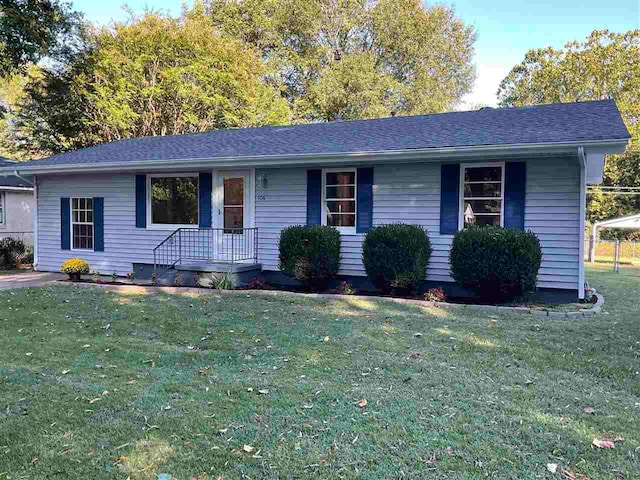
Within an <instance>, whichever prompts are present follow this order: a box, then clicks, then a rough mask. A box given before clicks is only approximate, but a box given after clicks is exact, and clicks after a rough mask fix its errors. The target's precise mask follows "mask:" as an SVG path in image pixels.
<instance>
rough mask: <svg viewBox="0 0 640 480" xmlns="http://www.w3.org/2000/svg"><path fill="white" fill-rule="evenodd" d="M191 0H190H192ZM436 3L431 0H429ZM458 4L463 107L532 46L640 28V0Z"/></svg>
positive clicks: (106, 10)
mask: <svg viewBox="0 0 640 480" xmlns="http://www.w3.org/2000/svg"><path fill="white" fill-rule="evenodd" d="M126 3H127V5H128V6H129V7H131V8H132V9H133V10H134V11H137V12H139V11H141V10H143V9H144V8H145V7H152V8H153V9H162V10H166V11H168V12H170V13H172V14H179V13H180V10H181V5H182V0H154V1H149V0H128V1H127V2H126ZM187 3H191V2H187ZM429 3H431V2H429ZM435 3H443V4H445V5H448V6H451V7H453V8H454V10H455V12H456V15H457V16H458V17H459V18H461V19H462V20H463V21H464V22H465V23H466V24H467V25H472V26H473V27H474V28H475V30H476V33H477V36H478V39H477V41H476V45H475V58H474V63H475V65H476V73H477V77H476V81H475V84H474V88H473V90H472V92H471V93H469V94H468V95H466V96H465V97H464V98H463V102H462V106H461V108H462V109H466V108H469V109H472V108H475V107H477V106H481V105H482V106H484V105H488V106H495V105H496V104H497V98H496V92H497V90H498V85H499V84H500V81H501V80H502V79H503V78H504V77H505V76H506V75H507V74H508V73H509V71H510V70H511V68H512V67H513V66H515V65H517V64H518V63H520V62H521V61H522V60H523V59H524V55H525V53H526V52H527V51H528V50H530V49H533V48H542V47H547V46H551V47H554V48H561V47H562V46H563V45H565V44H566V43H567V42H570V41H573V40H583V39H585V38H586V36H587V35H588V34H589V33H590V32H591V31H593V30H596V29H609V30H611V31H614V32H623V31H627V30H632V29H635V28H640V0H606V1H603V0H582V1H575V0H546V1H545V0H535V1H531V0H529V1H524V0H439V1H438V2H435ZM73 4H74V6H75V8H76V9H77V10H79V11H82V12H84V13H85V15H86V17H87V19H88V20H90V21H92V22H95V23H100V24H108V23H110V22H111V21H112V20H114V19H116V20H122V19H125V18H127V16H128V15H127V13H126V12H125V11H124V9H123V8H122V7H121V5H122V4H121V3H119V2H117V1H116V2H112V1H110V0H103V1H102V2H100V1H96V0H74V1H73Z"/></svg>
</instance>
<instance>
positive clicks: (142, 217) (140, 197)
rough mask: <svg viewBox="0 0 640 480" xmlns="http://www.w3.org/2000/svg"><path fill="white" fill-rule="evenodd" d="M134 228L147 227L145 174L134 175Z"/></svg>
mask: <svg viewBox="0 0 640 480" xmlns="http://www.w3.org/2000/svg"><path fill="white" fill-rule="evenodd" d="M136 228H147V176H146V175H136Z"/></svg>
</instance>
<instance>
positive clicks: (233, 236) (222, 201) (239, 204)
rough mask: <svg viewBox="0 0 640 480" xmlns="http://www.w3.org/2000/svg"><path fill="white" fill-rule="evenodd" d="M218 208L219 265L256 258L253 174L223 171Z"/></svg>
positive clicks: (216, 198) (217, 191)
mask: <svg viewBox="0 0 640 480" xmlns="http://www.w3.org/2000/svg"><path fill="white" fill-rule="evenodd" d="M216 181H217V185H216V189H215V191H214V204H215V205H216V209H215V210H214V212H216V213H217V219H216V220H217V221H216V227H217V229H218V230H217V239H218V241H217V242H216V249H217V252H215V253H216V255H214V259H215V260H218V261H248V260H251V259H252V258H253V257H254V256H255V249H254V247H255V233H254V230H252V227H253V198H252V196H251V192H252V191H253V176H252V174H251V171H250V170H219V171H218V172H217V175H216Z"/></svg>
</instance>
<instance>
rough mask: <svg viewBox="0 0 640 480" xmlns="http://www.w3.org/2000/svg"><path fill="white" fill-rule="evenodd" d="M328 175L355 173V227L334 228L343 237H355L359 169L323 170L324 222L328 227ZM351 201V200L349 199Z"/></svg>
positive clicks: (322, 222) (322, 223)
mask: <svg viewBox="0 0 640 480" xmlns="http://www.w3.org/2000/svg"><path fill="white" fill-rule="evenodd" d="M327 173H353V200H354V218H355V221H354V225H353V227H334V228H336V229H338V231H339V232H340V233H341V234H343V235H355V234H356V233H357V232H356V229H357V227H358V169H357V168H355V167H354V168H339V167H338V168H323V169H322V221H321V225H323V226H327V213H328V209H327ZM347 200H350V199H347Z"/></svg>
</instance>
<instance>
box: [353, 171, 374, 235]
mask: <svg viewBox="0 0 640 480" xmlns="http://www.w3.org/2000/svg"><path fill="white" fill-rule="evenodd" d="M357 203H358V214H357V215H356V217H357V222H358V223H357V224H356V232H357V233H367V232H368V231H369V230H370V229H371V226H372V224H373V168H359V169H358V198H357Z"/></svg>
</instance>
